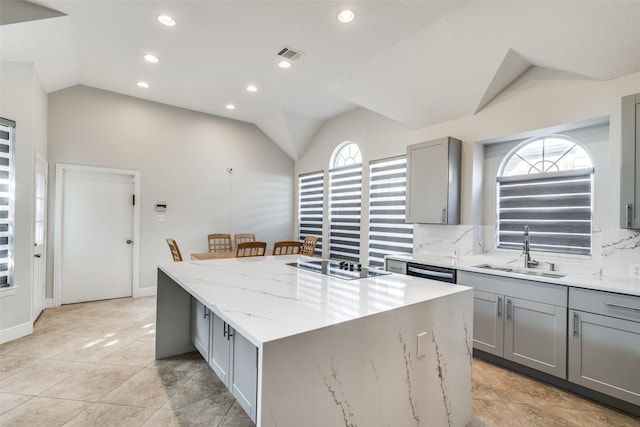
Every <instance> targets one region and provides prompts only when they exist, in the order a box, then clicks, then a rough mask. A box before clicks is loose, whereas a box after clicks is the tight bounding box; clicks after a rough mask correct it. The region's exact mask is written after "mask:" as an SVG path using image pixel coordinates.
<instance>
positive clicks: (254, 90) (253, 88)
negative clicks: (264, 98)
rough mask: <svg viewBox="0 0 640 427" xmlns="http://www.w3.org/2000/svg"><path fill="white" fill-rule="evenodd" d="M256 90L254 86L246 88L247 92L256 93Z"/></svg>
mask: <svg viewBox="0 0 640 427" xmlns="http://www.w3.org/2000/svg"><path fill="white" fill-rule="evenodd" d="M257 91H258V88H257V87H256V85H249V86H247V92H257Z"/></svg>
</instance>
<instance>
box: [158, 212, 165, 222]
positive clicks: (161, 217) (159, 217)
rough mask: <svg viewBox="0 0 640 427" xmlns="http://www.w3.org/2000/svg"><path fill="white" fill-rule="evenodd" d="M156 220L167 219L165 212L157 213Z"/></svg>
mask: <svg viewBox="0 0 640 427" xmlns="http://www.w3.org/2000/svg"><path fill="white" fill-rule="evenodd" d="M156 220H158V222H162V221H164V220H165V216H164V214H157V215H156Z"/></svg>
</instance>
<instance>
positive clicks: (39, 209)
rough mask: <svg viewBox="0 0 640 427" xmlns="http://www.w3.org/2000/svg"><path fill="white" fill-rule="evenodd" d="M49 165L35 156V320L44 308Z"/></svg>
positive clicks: (33, 316)
mask: <svg viewBox="0 0 640 427" xmlns="http://www.w3.org/2000/svg"><path fill="white" fill-rule="evenodd" d="M48 170H49V165H48V163H47V161H46V160H44V159H43V158H42V157H40V156H39V155H37V154H36V156H35V177H34V182H35V191H34V194H35V209H34V215H33V237H34V248H33V314H32V320H33V321H34V322H35V321H36V319H38V316H40V313H42V310H44V300H45V290H46V271H47V260H46V253H45V248H46V244H47V173H48Z"/></svg>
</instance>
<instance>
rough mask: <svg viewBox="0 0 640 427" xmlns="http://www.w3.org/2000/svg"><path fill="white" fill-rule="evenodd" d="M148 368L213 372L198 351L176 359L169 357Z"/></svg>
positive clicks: (155, 361) (156, 361) (155, 362)
mask: <svg viewBox="0 0 640 427" xmlns="http://www.w3.org/2000/svg"><path fill="white" fill-rule="evenodd" d="M148 367H149V368H162V369H175V370H178V371H201V370H205V371H208V370H211V368H210V367H209V365H208V364H207V362H206V361H205V360H204V359H203V358H202V356H201V355H200V353H198V352H197V351H192V352H191V353H185V354H181V355H179V356H175V357H167V358H166V359H161V360H154V361H153V362H152V363H151V364H150V365H149V366H148ZM216 378H217V377H216Z"/></svg>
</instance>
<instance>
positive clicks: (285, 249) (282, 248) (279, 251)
mask: <svg viewBox="0 0 640 427" xmlns="http://www.w3.org/2000/svg"><path fill="white" fill-rule="evenodd" d="M299 253H300V242H298V241H297V240H280V241H279V242H275V243H274V244H273V253H272V255H293V254H299Z"/></svg>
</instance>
